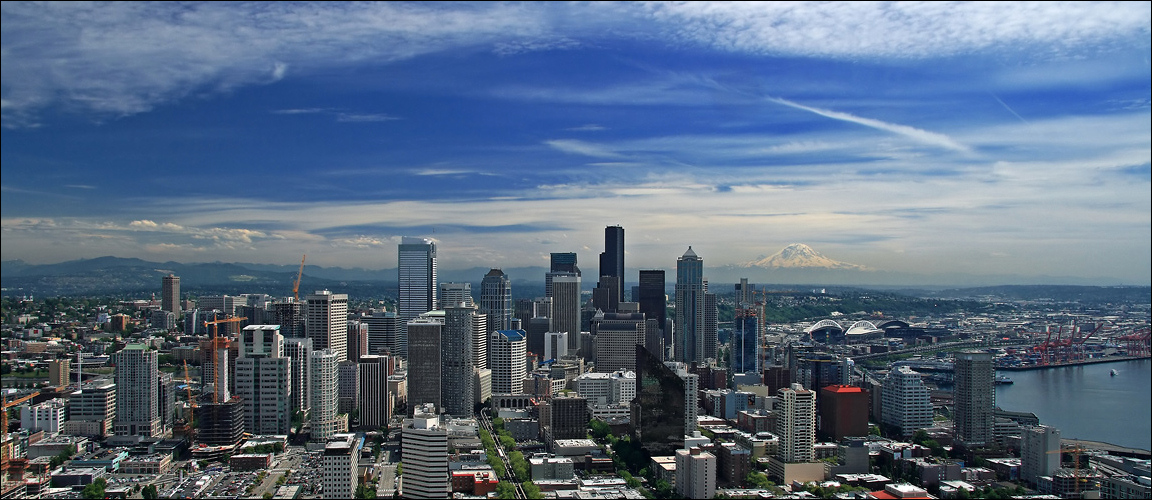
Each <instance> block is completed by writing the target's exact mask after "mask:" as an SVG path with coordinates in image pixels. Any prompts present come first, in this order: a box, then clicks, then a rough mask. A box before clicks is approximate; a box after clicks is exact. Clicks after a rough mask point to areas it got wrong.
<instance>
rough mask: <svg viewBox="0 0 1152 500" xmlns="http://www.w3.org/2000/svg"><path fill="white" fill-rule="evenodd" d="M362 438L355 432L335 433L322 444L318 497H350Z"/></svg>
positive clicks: (354, 487)
mask: <svg viewBox="0 0 1152 500" xmlns="http://www.w3.org/2000/svg"><path fill="white" fill-rule="evenodd" d="M363 445H364V439H363V438H361V437H360V436H358V435H356V434H336V435H334V436H332V437H331V438H330V439H328V442H327V443H325V445H324V454H323V455H322V457H321V460H320V485H321V486H322V488H321V490H320V498H352V497H353V495H354V494H355V493H356V485H357V484H358V483H359V478H358V477H357V475H356V468H357V463H358V462H359V460H360V448H361V447H363Z"/></svg>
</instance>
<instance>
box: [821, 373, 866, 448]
mask: <svg viewBox="0 0 1152 500" xmlns="http://www.w3.org/2000/svg"><path fill="white" fill-rule="evenodd" d="M869 398H871V396H869V394H868V391H865V390H864V389H861V388H859V387H854V386H850V385H830V386H827V387H824V388H822V389H820V434H821V435H822V436H824V438H825V439H828V440H831V441H833V442H840V440H842V439H844V438H845V437H849V436H853V437H856V436H867V435H868V401H869Z"/></svg>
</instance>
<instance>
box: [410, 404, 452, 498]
mask: <svg viewBox="0 0 1152 500" xmlns="http://www.w3.org/2000/svg"><path fill="white" fill-rule="evenodd" d="M413 407H414V408H413V410H414V411H413V415H412V418H409V419H405V420H404V427H403V429H402V430H401V431H400V432H401V433H402V438H403V439H402V442H401V447H402V453H403V457H404V482H403V483H402V484H401V491H400V494H401V496H403V497H404V498H449V497H451V495H452V492H451V488H450V487H449V476H448V431H447V429H446V428H445V427H443V426H442V425H441V424H440V418H439V417H438V416H437V414H436V407H435V406H433V405H431V404H419V403H414V404H413Z"/></svg>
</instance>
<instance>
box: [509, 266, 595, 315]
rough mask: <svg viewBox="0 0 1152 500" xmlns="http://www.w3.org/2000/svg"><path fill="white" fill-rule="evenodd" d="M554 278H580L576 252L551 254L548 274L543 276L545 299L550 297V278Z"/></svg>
mask: <svg viewBox="0 0 1152 500" xmlns="http://www.w3.org/2000/svg"><path fill="white" fill-rule="evenodd" d="M556 276H580V267H579V266H577V265H576V252H552V255H551V261H550V265H549V267H548V273H547V274H545V275H544V296H545V297H551V296H552V278H554V277H556ZM520 319H525V318H520Z"/></svg>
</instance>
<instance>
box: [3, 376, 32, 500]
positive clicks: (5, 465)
mask: <svg viewBox="0 0 1152 500" xmlns="http://www.w3.org/2000/svg"><path fill="white" fill-rule="evenodd" d="M39 395H40V391H34V392H32V393H31V394H28V395H27V396H21V397H19V398H16V399H13V400H12V401H8V395H6V394H5V395H0V478H3V479H4V481H5V482H7V480H8V467H9V463H10V462H9V457H8V453H9V452H10V451H11V450H9V448H10V447H11V445H12V443H10V442H9V441H8V408H11V407H13V406H16V405H18V404H21V403H23V402H25V401H31V400H32V399H33V398H35V397H36V396H39Z"/></svg>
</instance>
